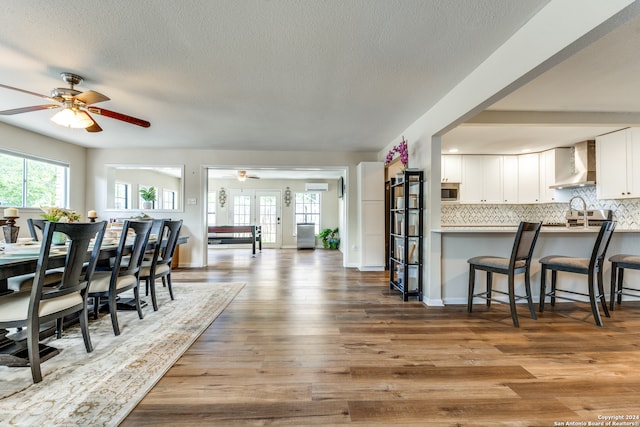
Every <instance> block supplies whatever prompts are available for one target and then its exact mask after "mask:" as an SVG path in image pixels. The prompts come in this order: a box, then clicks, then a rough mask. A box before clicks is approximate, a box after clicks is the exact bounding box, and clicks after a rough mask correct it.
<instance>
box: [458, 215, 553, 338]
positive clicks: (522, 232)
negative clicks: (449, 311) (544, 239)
mask: <svg viewBox="0 0 640 427" xmlns="http://www.w3.org/2000/svg"><path fill="white" fill-rule="evenodd" d="M541 225H542V224H541V223H539V222H521V223H520V225H519V226H518V231H517V233H516V238H515V241H514V243H513V249H512V251H511V257H509V258H502V257H497V256H493V255H487V256H477V257H473V258H470V259H468V260H467V262H468V263H469V299H468V301H467V312H469V313H471V311H472V309H473V298H475V297H478V298H483V299H485V300H486V301H487V307H491V301H492V300H494V301H496V302H503V301H501V300H498V299H494V298H493V297H492V294H493V293H498V294H502V295H508V296H509V306H510V307H511V319H512V320H513V326H515V327H516V328H518V327H520V324H519V322H518V313H517V311H516V301H518V300H521V299H526V300H527V303H528V304H529V311H530V312H531V317H532V318H533V319H537V317H536V312H535V309H534V307H533V299H532V297H531V277H530V272H531V271H530V270H531V268H530V267H531V256H532V254H533V249H534V247H535V244H536V241H537V240H538V234H540V227H541ZM476 270H482V271H486V272H487V290H486V291H484V292H480V293H477V294H474V293H473V292H474V287H475V281H476ZM493 273H499V274H505V275H507V277H508V279H507V280H508V291H507V292H503V291H499V290H495V289H493ZM516 274H524V286H525V291H526V295H516V294H515V275H516Z"/></svg>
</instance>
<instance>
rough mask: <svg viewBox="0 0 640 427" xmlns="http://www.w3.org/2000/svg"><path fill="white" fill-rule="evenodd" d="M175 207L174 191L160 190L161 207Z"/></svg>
mask: <svg viewBox="0 0 640 427" xmlns="http://www.w3.org/2000/svg"><path fill="white" fill-rule="evenodd" d="M175 208H176V192H175V191H173V190H167V189H164V190H162V209H171V210H173V209H175Z"/></svg>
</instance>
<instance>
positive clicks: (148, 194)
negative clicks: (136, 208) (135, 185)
mask: <svg viewBox="0 0 640 427" xmlns="http://www.w3.org/2000/svg"><path fill="white" fill-rule="evenodd" d="M140 198H141V199H142V200H144V201H143V202H142V209H151V208H152V207H153V202H154V201H155V200H156V188H155V187H149V188H141V189H140Z"/></svg>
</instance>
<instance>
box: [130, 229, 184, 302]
mask: <svg viewBox="0 0 640 427" xmlns="http://www.w3.org/2000/svg"><path fill="white" fill-rule="evenodd" d="M181 228H182V220H177V221H170V220H163V222H162V226H161V227H160V228H159V230H160V231H159V233H158V241H157V243H156V246H155V249H154V251H153V257H152V258H151V260H150V261H144V262H143V263H142V269H141V270H140V280H144V281H145V288H146V292H147V294H148V293H149V292H150V293H151V302H152V304H153V310H154V311H158V300H157V297H156V286H155V282H156V280H157V279H162V284H163V285H164V286H166V287H167V288H168V290H169V297H170V298H171V299H172V300H173V299H174V297H173V288H172V286H171V263H172V262H173V254H174V253H175V250H176V245H177V244H178V237H179V235H180V229H181Z"/></svg>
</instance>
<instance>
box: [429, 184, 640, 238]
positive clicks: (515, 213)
mask: <svg viewBox="0 0 640 427" xmlns="http://www.w3.org/2000/svg"><path fill="white" fill-rule="evenodd" d="M572 192H573V193H572V194H571V196H582V197H583V198H584V199H585V200H586V202H587V209H611V211H612V212H613V219H614V220H615V221H617V222H618V224H617V226H616V227H617V228H618V229H629V228H640V199H623V200H598V199H597V198H596V189H595V187H586V188H578V189H574V190H572ZM573 207H574V209H575V208H577V209H580V208H581V206H580V202H578V201H574V205H573ZM568 208H569V205H568V204H567V203H543V204H535V205H489V204H478V205H466V204H456V205H446V204H443V205H442V207H441V211H442V225H443V226H448V225H449V226H454V225H462V226H464V225H515V224H518V223H519V222H520V221H542V222H546V223H551V222H564V221H565V212H566V211H567V209H568Z"/></svg>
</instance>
